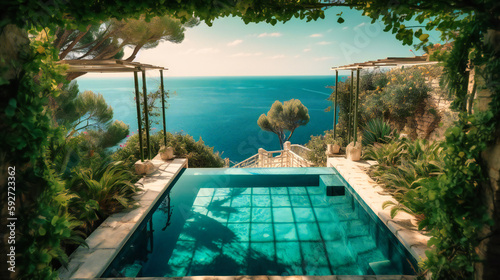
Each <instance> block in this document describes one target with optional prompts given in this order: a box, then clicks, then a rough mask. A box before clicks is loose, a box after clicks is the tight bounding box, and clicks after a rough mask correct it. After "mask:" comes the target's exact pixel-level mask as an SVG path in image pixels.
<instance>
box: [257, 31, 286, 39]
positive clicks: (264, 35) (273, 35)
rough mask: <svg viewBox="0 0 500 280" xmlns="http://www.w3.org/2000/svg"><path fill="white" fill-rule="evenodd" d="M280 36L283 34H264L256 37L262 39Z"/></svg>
mask: <svg viewBox="0 0 500 280" xmlns="http://www.w3.org/2000/svg"><path fill="white" fill-rule="evenodd" d="M281 35H283V34H281V33H279V32H274V33H267V32H264V33H261V34H259V36H257V37H259V38H262V37H281Z"/></svg>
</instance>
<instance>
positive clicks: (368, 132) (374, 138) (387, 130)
mask: <svg viewBox="0 0 500 280" xmlns="http://www.w3.org/2000/svg"><path fill="white" fill-rule="evenodd" d="M393 137H397V135H396V131H395V130H394V129H392V128H391V125H390V124H388V123H386V122H384V120H382V119H380V118H377V119H373V120H371V121H369V122H368V123H367V124H366V126H365V128H364V129H363V140H362V144H363V146H368V145H373V144H374V143H381V144H384V143H388V142H390V141H391V140H392V139H393Z"/></svg>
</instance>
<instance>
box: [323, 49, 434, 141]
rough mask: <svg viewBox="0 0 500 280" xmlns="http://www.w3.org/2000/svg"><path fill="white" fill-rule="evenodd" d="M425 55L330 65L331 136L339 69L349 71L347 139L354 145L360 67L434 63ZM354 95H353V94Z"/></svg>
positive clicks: (335, 134)
mask: <svg viewBox="0 0 500 280" xmlns="http://www.w3.org/2000/svg"><path fill="white" fill-rule="evenodd" d="M427 58H428V57H427V56H414V57H388V58H384V59H378V60H372V61H366V62H360V63H353V64H348V65H343V66H337V67H332V68H331V70H335V94H334V98H333V107H332V108H333V138H334V139H335V138H336V137H337V104H338V103H337V100H338V83H339V71H340V70H348V71H351V86H350V93H349V107H348V111H347V141H348V143H350V142H351V139H352V140H353V142H354V145H356V141H357V136H358V100H359V74H360V71H361V69H366V68H379V67H403V66H413V65H423V64H436V63H437V62H436V61H428V60H427ZM354 71H356V92H355V93H354ZM353 95H354V96H353ZM353 99H354V100H353ZM353 101H354V104H353Z"/></svg>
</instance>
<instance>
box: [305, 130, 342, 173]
mask: <svg viewBox="0 0 500 280" xmlns="http://www.w3.org/2000/svg"><path fill="white" fill-rule="evenodd" d="M336 140H339V142H342V139H339V138H337V139H336ZM334 142H335V140H334V139H333V131H331V130H329V131H325V134H324V135H318V136H313V135H311V139H309V142H307V144H306V147H307V148H309V149H310V150H311V151H310V152H308V153H307V159H308V160H310V161H311V162H313V163H314V165H315V166H326V154H325V152H326V145H327V144H332V143H334ZM339 145H341V144H339Z"/></svg>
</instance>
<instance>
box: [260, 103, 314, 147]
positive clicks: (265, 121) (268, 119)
mask: <svg viewBox="0 0 500 280" xmlns="http://www.w3.org/2000/svg"><path fill="white" fill-rule="evenodd" d="M308 122H309V113H308V110H307V108H306V106H304V105H302V102H300V100H298V99H291V100H288V101H285V102H284V103H281V102H280V101H278V100H276V101H275V102H274V103H273V105H272V106H271V109H270V110H269V111H268V112H267V115H266V114H262V115H260V117H259V119H258V120H257V124H258V125H259V126H260V128H262V129H263V130H265V131H269V132H272V133H275V134H276V135H278V139H279V141H280V147H281V148H283V143H285V142H286V141H288V140H290V138H291V137H292V135H293V132H294V131H295V129H297V127H299V126H302V125H306V124H307V123H308ZM286 131H290V134H289V135H288V136H286Z"/></svg>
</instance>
